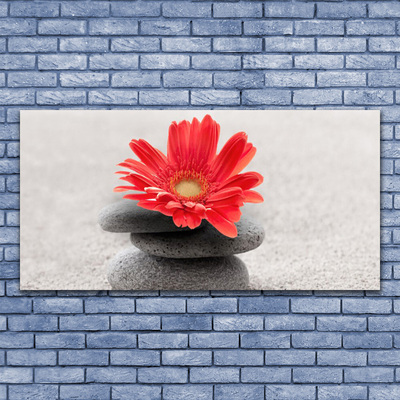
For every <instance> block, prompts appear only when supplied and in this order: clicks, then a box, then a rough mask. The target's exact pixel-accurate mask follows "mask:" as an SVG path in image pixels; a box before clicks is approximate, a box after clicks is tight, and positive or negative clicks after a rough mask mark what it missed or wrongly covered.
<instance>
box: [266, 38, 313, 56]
mask: <svg viewBox="0 0 400 400" xmlns="http://www.w3.org/2000/svg"><path fill="white" fill-rule="evenodd" d="M264 45H265V51H267V52H283V53H289V52H296V53H297V52H311V51H314V50H315V44H314V39H312V38H288V37H284V38H283V37H282V38H281V37H278V38H277V37H273V38H265V39H264Z"/></svg>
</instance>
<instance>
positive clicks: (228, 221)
mask: <svg viewBox="0 0 400 400" xmlns="http://www.w3.org/2000/svg"><path fill="white" fill-rule="evenodd" d="M219 131H220V126H219V125H218V124H217V123H216V122H215V121H214V120H213V119H212V118H211V117H210V116H209V115H206V116H205V117H204V118H203V120H202V121H201V122H199V121H198V120H197V119H196V118H194V119H193V121H192V123H190V122H189V121H181V122H180V123H179V124H178V123H176V122H172V124H171V125H170V127H169V134H168V148H167V156H165V155H164V154H163V153H162V152H161V151H160V150H158V149H156V148H154V147H153V146H151V145H150V144H149V143H148V142H146V141H145V140H143V139H139V140H136V139H133V140H132V141H131V142H130V144H129V146H130V148H131V149H132V151H133V152H134V153H135V154H136V156H137V157H138V158H139V159H140V161H141V162H139V161H136V160H133V159H130V158H129V159H127V160H125V161H124V162H123V163H121V164H118V165H120V166H121V167H126V168H129V169H130V170H132V171H134V172H127V171H118V172H117V173H118V174H122V175H124V176H122V177H121V179H122V180H124V181H127V182H129V183H130V184H131V185H132V186H118V187H116V188H115V189H114V191H116V192H123V191H127V190H135V191H139V192H143V193H138V194H128V195H125V196H124V198H126V199H132V200H139V202H138V206H140V207H143V208H146V209H148V210H154V211H159V212H160V213H162V214H165V215H168V216H171V217H172V218H173V221H174V223H175V225H177V226H180V227H187V226H188V227H189V228H191V229H194V228H196V227H198V226H199V225H200V223H201V221H202V219H206V220H207V221H208V222H209V223H210V224H211V225H213V226H214V227H215V228H216V229H217V230H218V231H220V232H221V233H222V234H224V235H226V236H229V237H236V236H237V229H236V226H235V224H234V222H238V221H239V219H240V216H241V211H240V209H239V208H240V207H241V206H243V204H244V203H261V202H262V201H263V198H262V196H261V195H260V194H259V193H258V192H256V191H254V190H251V189H252V188H254V187H256V186H258V185H260V184H261V183H262V181H263V177H262V175H260V174H259V173H257V172H245V173H242V174H240V173H239V172H241V171H242V170H243V169H244V168H245V167H246V166H247V165H248V164H249V162H250V161H251V159H252V158H253V157H254V155H255V153H256V148H255V147H254V146H253V145H252V144H251V143H248V142H247V135H246V134H245V133H244V132H238V133H236V134H235V135H233V136H232V137H231V138H230V139H229V140H228V141H227V142H226V144H225V146H224V147H223V148H222V149H221V151H220V152H219V153H218V154H217V145H218V139H219Z"/></svg>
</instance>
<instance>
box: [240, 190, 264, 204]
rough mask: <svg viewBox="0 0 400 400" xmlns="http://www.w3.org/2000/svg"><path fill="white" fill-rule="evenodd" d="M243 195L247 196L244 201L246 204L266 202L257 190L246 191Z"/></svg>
mask: <svg viewBox="0 0 400 400" xmlns="http://www.w3.org/2000/svg"><path fill="white" fill-rule="evenodd" d="M243 194H244V195H245V196H246V197H245V199H244V201H245V202H246V203H262V202H263V201H264V199H263V197H262V196H261V194H260V193H258V192H256V191H255V190H245V191H244V192H243Z"/></svg>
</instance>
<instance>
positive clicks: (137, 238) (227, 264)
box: [99, 200, 264, 290]
mask: <svg viewBox="0 0 400 400" xmlns="http://www.w3.org/2000/svg"><path fill="white" fill-rule="evenodd" d="M99 223H100V226H101V227H102V228H103V229H104V230H105V231H108V232H127V233H128V232H129V233H130V235H131V242H132V244H133V245H134V247H133V246H132V247H131V248H128V249H126V250H123V251H121V252H120V253H118V254H117V255H116V256H115V257H114V258H113V259H112V260H111V261H110V263H109V266H108V281H109V282H110V284H111V286H112V288H113V289H118V290H157V289H160V290H212V289H214V290H243V289H247V288H248V284H249V274H248V271H247V268H246V266H245V264H244V263H243V261H242V260H240V259H239V258H238V257H236V256H235V255H234V254H239V253H245V252H247V251H250V250H253V249H255V248H257V247H258V246H260V245H261V243H262V241H263V239H264V230H263V228H262V227H261V226H260V225H258V224H256V223H255V222H253V221H251V220H250V219H248V218H246V217H245V216H242V218H241V220H240V221H239V222H238V223H237V224H236V226H237V229H238V235H237V237H236V238H233V239H232V238H228V237H226V236H224V235H222V234H221V233H219V232H218V231H217V230H216V229H215V228H214V227H212V226H211V225H210V224H209V223H208V222H207V221H203V223H202V224H201V225H200V227H198V228H196V229H189V228H179V227H177V226H176V225H175V224H174V223H173V221H172V218H171V217H167V216H165V215H163V214H160V213H158V212H154V211H149V210H145V209H144V208H141V207H138V206H137V202H135V201H132V200H122V201H119V202H117V203H113V204H110V205H109V206H106V207H105V208H103V209H102V210H101V212H100V215H99Z"/></svg>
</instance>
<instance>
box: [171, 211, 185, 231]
mask: <svg viewBox="0 0 400 400" xmlns="http://www.w3.org/2000/svg"><path fill="white" fill-rule="evenodd" d="M172 218H173V220H174V224H175V225H176V226H178V227H179V226H181V227H182V228H185V227H186V226H187V222H186V219H185V211H183V210H176V211H175V212H174V215H173V216H172Z"/></svg>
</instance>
